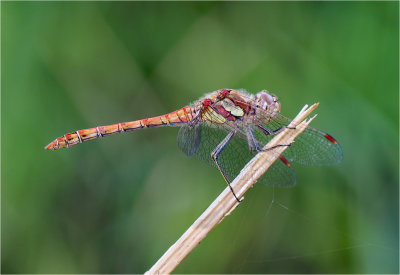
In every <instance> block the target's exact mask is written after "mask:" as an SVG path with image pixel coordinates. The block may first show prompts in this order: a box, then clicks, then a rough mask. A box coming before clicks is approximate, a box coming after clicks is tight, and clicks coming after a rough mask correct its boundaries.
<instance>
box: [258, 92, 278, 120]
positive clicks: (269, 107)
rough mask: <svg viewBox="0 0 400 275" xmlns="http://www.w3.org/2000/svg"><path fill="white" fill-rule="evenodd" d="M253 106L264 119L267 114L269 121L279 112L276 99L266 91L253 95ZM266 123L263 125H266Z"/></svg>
mask: <svg viewBox="0 0 400 275" xmlns="http://www.w3.org/2000/svg"><path fill="white" fill-rule="evenodd" d="M255 104H256V108H257V109H259V110H261V112H258V113H262V114H263V117H266V116H265V114H267V115H268V116H267V117H269V120H271V119H273V118H274V117H276V115H277V114H278V113H279V110H280V104H279V102H278V98H277V97H276V96H274V95H270V94H269V93H268V92H267V91H266V90H262V91H261V92H258V93H257V94H256V95H255ZM267 122H268V121H266V122H265V123H267Z"/></svg>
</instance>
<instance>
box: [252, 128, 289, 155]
mask: <svg viewBox="0 0 400 275" xmlns="http://www.w3.org/2000/svg"><path fill="white" fill-rule="evenodd" d="M257 126H259V127H260V126H261V125H257ZM261 127H262V126H261ZM285 127H286V126H285ZM263 128H264V127H263ZM283 128H284V127H282V128H279V129H277V130H275V131H271V130H268V129H266V128H264V129H266V130H268V131H271V133H272V132H276V131H282V129H283ZM246 132H247V133H246V135H247V140H248V143H249V147H250V151H257V152H266V151H269V150H272V149H275V148H277V147H281V146H290V145H292V144H278V145H275V146H272V147H269V148H266V149H261V148H260V146H258V142H257V139H256V137H255V136H254V133H253V130H252V129H251V128H250V127H247V131H246Z"/></svg>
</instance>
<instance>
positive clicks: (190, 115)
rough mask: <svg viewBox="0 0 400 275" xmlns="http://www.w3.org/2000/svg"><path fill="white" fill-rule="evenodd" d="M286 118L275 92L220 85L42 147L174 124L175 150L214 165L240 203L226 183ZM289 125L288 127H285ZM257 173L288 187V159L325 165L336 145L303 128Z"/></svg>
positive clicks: (334, 156)
mask: <svg viewBox="0 0 400 275" xmlns="http://www.w3.org/2000/svg"><path fill="white" fill-rule="evenodd" d="M290 122H291V120H290V119H289V118H287V117H285V116H283V115H281V114H280V103H279V102H278V98H277V97H276V96H275V95H272V94H270V93H268V91H267V90H262V91H260V92H258V93H257V94H249V93H247V92H246V91H245V90H233V89H220V90H217V91H214V92H212V93H209V94H206V95H204V96H203V97H202V98H200V99H199V100H197V101H195V102H194V103H192V104H190V105H188V106H186V107H183V108H181V109H179V110H176V111H174V112H171V113H168V114H164V115H161V116H156V117H151V118H145V119H141V120H135V121H130V122H121V123H117V124H112V125H107V126H98V127H94V128H89V129H84V130H78V131H75V132H72V133H68V134H65V135H64V136H61V137H59V138H57V139H55V140H54V141H52V142H51V143H49V144H48V145H47V146H46V147H45V149H47V150H57V149H60V148H69V147H71V146H74V145H76V144H79V143H82V142H85V141H89V140H93V139H97V138H101V137H105V136H109V135H113V134H117V133H121V132H129V131H133V130H138V129H144V128H152V127H161V126H179V127H180V129H179V132H178V137H177V143H178V148H179V149H180V150H181V151H182V152H183V153H184V154H185V155H186V156H196V157H197V158H199V159H200V160H203V161H205V162H207V163H208V164H210V165H212V166H214V167H215V168H217V169H218V170H219V171H220V173H221V174H222V176H223V178H224V180H225V181H226V183H227V184H228V186H229V187H230V188H231V191H232V193H233V195H234V196H235V198H236V199H237V200H238V201H240V200H239V199H238V198H237V197H236V195H235V192H234V191H233V189H232V187H231V186H230V183H231V182H232V179H234V178H235V177H236V176H237V175H238V174H239V173H240V171H241V170H242V168H243V167H244V166H245V165H246V164H247V163H248V162H249V161H250V160H251V159H252V158H253V157H254V156H255V155H256V154H257V153H258V152H262V151H273V149H274V148H275V147H277V146H275V147H273V148H272V147H271V148H264V146H265V145H266V144H267V143H268V142H269V141H270V140H271V139H272V138H273V136H275V135H276V134H278V133H280V132H281V131H283V130H284V129H287V128H289V127H288V125H289V123H290ZM289 129H290V128H289ZM278 146H287V149H286V150H285V151H284V152H283V153H282V154H281V155H279V156H278V159H277V161H275V162H274V163H273V165H272V166H271V167H270V168H269V170H268V171H267V172H266V173H265V174H264V175H262V176H261V177H260V178H259V179H258V182H259V183H261V184H264V185H268V186H274V187H292V186H294V185H295V184H296V174H295V171H294V169H293V168H292V166H291V163H297V164H300V165H304V166H327V165H335V164H338V163H340V161H341V160H342V158H343V153H342V149H341V147H340V145H339V143H338V142H337V141H336V139H334V138H333V137H332V136H331V135H329V134H328V133H326V132H323V131H320V130H318V129H315V128H312V127H307V128H306V130H305V131H304V132H303V133H302V134H300V135H299V136H298V137H297V138H296V140H295V142H293V143H292V144H282V145H278Z"/></svg>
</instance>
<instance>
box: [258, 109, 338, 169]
mask: <svg viewBox="0 0 400 275" xmlns="http://www.w3.org/2000/svg"><path fill="white" fill-rule="evenodd" d="M290 122H291V120H290V119H288V118H286V117H284V116H282V115H280V114H279V115H278V116H277V117H276V118H275V119H274V120H272V121H271V122H269V123H267V124H262V125H263V126H264V127H265V128H268V129H270V130H276V129H279V128H281V127H283V126H287V125H289V123H290ZM257 138H258V139H259V140H261V141H263V142H264V143H266V142H268V140H269V139H271V138H272V137H271V136H265V135H264V136H258V137H257ZM283 156H284V157H285V158H286V159H287V160H288V161H289V162H294V163H298V164H301V165H305V166H326V165H335V164H338V163H339V162H340V161H341V160H342V158H343V152H342V148H341V147H340V145H339V144H338V143H337V141H336V140H335V139H334V138H333V137H332V136H331V135H329V134H327V133H325V132H322V131H320V130H317V129H315V128H312V127H308V128H307V129H306V130H305V131H304V132H303V133H301V134H300V135H299V136H298V137H297V138H296V139H295V141H294V143H293V144H292V145H291V146H290V147H289V148H288V149H286V151H285V152H284V153H283Z"/></svg>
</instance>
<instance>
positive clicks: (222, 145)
mask: <svg viewBox="0 0 400 275" xmlns="http://www.w3.org/2000/svg"><path fill="white" fill-rule="evenodd" d="M234 135H235V132H234V131H232V132H230V133H229V134H228V135H227V136H226V137H225V138H224V139H223V140H222V141H221V142H220V144H218V145H217V147H215V149H214V150H213V151H212V152H211V157H212V159H213V160H214V162H215V164H216V165H217V168H218V170H219V171H220V172H221V174H222V176H223V177H224V180H225V181H226V183H227V184H228V186H229V188H230V189H231V191H232V194H233V196H234V197H235V199H236V200H237V201H238V202H240V200H239V199H238V197H237V196H236V194H235V191H233V188H232V186H231V180H230V179H229V177H228V175H227V174H226V173H225V171H224V170H223V169H222V167H221V166H220V165H219V163H218V157H219V155H220V154H221V152H222V150H224V148H225V146H226V145H227V144H228V143H229V141H230V140H231V139H232V137H233V136H234Z"/></svg>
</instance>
